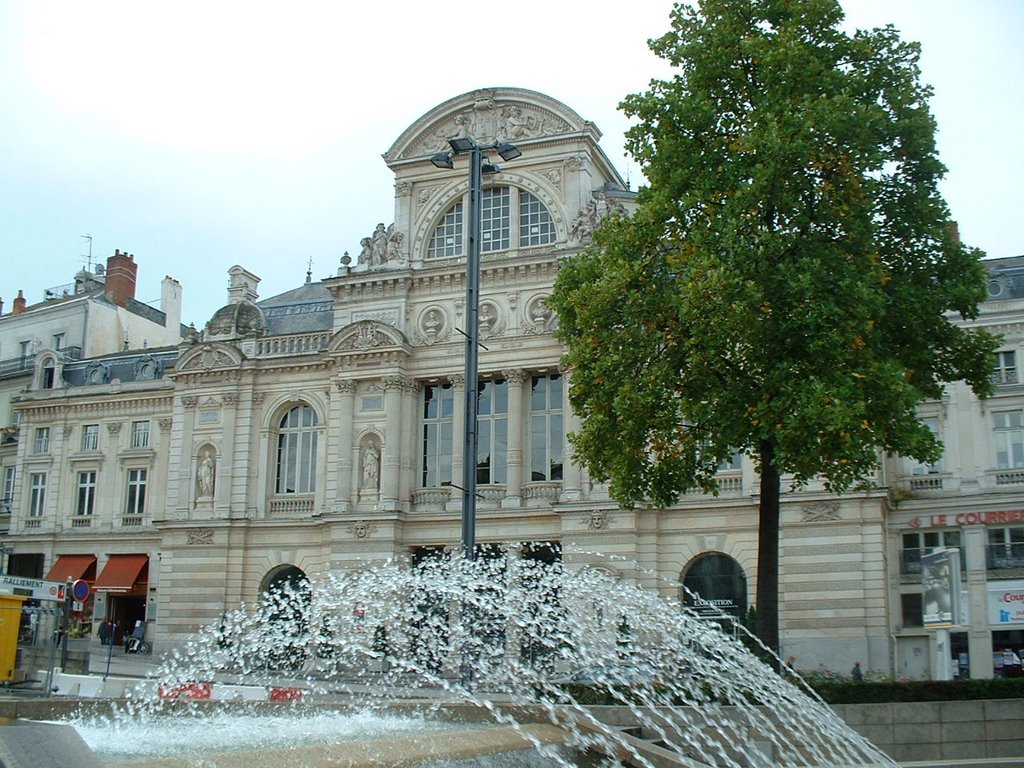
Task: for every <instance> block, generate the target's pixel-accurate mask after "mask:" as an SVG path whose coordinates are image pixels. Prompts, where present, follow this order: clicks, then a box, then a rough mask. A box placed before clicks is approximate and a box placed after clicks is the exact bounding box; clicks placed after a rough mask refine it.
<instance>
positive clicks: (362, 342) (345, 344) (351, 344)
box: [327, 320, 408, 354]
mask: <svg viewBox="0 0 1024 768" xmlns="http://www.w3.org/2000/svg"><path fill="white" fill-rule="evenodd" d="M407 346H408V344H407V342H406V340H405V336H403V335H402V332H401V331H399V330H398V329H397V328H394V327H392V326H390V325H385V324H384V323H381V322H378V321H376V320H359V321H357V322H355V323H351V324H350V325H347V326H345V327H344V328H342V329H341V330H340V331H338V332H337V333H336V334H335V335H334V338H332V339H331V341H330V343H329V344H328V345H327V352H328V354H329V353H331V352H350V353H351V352H355V353H367V352H376V351H381V352H383V351H387V350H394V349H395V348H399V349H404V348H406V347H407Z"/></svg>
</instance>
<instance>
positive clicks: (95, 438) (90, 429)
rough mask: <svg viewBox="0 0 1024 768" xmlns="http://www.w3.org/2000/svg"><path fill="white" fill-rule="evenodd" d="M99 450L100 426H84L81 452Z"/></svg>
mask: <svg viewBox="0 0 1024 768" xmlns="http://www.w3.org/2000/svg"><path fill="white" fill-rule="evenodd" d="M99 449H100V425H99V424H86V425H85V426H84V427H82V450H83V451H98V450H99Z"/></svg>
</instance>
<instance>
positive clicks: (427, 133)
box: [384, 88, 600, 164]
mask: <svg viewBox="0 0 1024 768" xmlns="http://www.w3.org/2000/svg"><path fill="white" fill-rule="evenodd" d="M585 130H590V131H592V132H594V134H595V140H596V139H598V138H600V134H599V133H598V132H597V129H596V128H595V127H594V125H593V123H588V122H586V121H585V120H584V119H583V118H582V117H580V116H579V115H578V114H577V113H576V112H575V111H573V110H572V109H570V108H569V107H567V106H566V105H565V104H563V103H562V102H560V101H556V100H555V99H552V98H551V97H550V96H545V95H544V94H542V93H538V92H536V91H530V90H526V89H523V88H486V89H481V90H477V91H471V92H469V93H464V94H462V95H461V96H456V97H455V98H453V99H449V100H448V101H446V102H444V103H443V104H440V105H438V106H437V107H435V108H434V109H432V110H431V111H430V112H428V113H427V114H425V115H424V116H423V117H421V118H420V119H419V120H417V121H416V122H415V123H413V124H412V125H411V126H410V127H409V128H408V129H407V130H406V131H405V132H404V133H403V134H402V135H401V136H400V137H399V138H398V141H396V142H395V143H394V144H393V145H392V146H391V149H389V150H388V151H387V152H386V153H385V155H384V159H385V160H386V161H387V162H388V163H389V164H390V163H392V162H396V161H400V160H406V159H409V158H413V157H422V156H425V155H432V154H434V153H436V152H440V151H443V150H445V149H447V147H448V143H447V140H448V138H449V137H452V136H470V137H472V138H474V139H476V140H477V141H479V142H481V143H489V142H492V141H502V142H505V141H507V142H511V143H516V142H522V141H527V140H530V139H540V138H547V137H551V136H561V135H565V134H569V133H578V132H580V131H585Z"/></svg>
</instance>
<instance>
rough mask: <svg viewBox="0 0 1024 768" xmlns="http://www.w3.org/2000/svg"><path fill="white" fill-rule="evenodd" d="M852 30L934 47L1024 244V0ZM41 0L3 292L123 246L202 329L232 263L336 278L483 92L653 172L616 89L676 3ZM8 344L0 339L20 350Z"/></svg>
mask: <svg viewBox="0 0 1024 768" xmlns="http://www.w3.org/2000/svg"><path fill="white" fill-rule="evenodd" d="M843 5H844V8H845V9H846V11H847V15H848V20H849V23H850V25H851V27H852V26H856V27H875V26H880V25H883V24H886V23H892V24H894V25H895V26H896V27H897V29H899V30H900V31H901V32H902V33H903V36H904V38H905V39H909V40H916V41H918V42H920V43H921V44H922V47H923V56H922V71H923V79H924V81H925V82H926V83H929V84H931V85H932V86H933V87H934V89H935V95H934V97H933V99H932V110H933V113H934V114H935V116H936V119H937V120H938V124H939V136H938V138H939V148H940V156H941V158H942V160H943V162H944V163H945V164H946V166H947V167H948V168H949V173H948V175H947V178H946V180H945V182H944V186H943V192H944V194H945V197H946V200H947V202H948V203H949V205H950V208H951V210H952V213H953V217H954V218H955V219H957V220H958V221H959V223H960V231H961V235H962V237H963V238H964V240H965V241H966V242H967V243H968V244H970V245H974V246H977V247H979V248H981V249H983V250H984V251H985V252H986V253H987V255H988V256H990V257H1003V256H1016V255H1020V254H1024V235H1022V234H1021V228H1020V224H1019V220H1018V219H1017V214H1018V211H1019V209H1020V203H1021V197H1020V195H1019V194H1018V189H1019V186H1020V180H1021V179H1022V178H1024V159H1022V158H1024V150H1022V147H1021V144H1022V139H1021V132H1022V125H1024V114H1022V113H1024V99H1022V94H1021V87H1020V77H1021V74H1022V73H1024V53H1022V51H1024V46H1022V45H1021V42H1020V41H1021V39H1022V37H1024V2H1021V1H1020V0H969V1H968V0H959V1H957V2H955V1H954V0H845V2H844V3H843ZM597 7H598V6H597V5H595V4H594V3H593V2H592V0H588V1H587V2H583V1H582V0H544V1H543V2H540V1H539V0H520V2H517V3H512V4H509V5H506V6H504V7H502V6H500V5H495V4H490V5H488V4H476V5H471V6H466V8H467V9H469V10H470V13H469V14H468V17H467V18H466V19H457V18H455V16H456V15H457V13H458V8H459V6H457V5H454V6H453V5H452V4H450V3H440V2H432V1H430V0H426V1H421V2H408V3H406V2H397V1H396V0H375V1H374V2H368V3H345V4H342V3H339V2H303V1H301V0H298V1H296V0H293V1H292V2H289V3H287V4H285V3H265V2H249V3H244V4H243V3H241V2H238V3H228V2H212V1H211V0H201V1H200V2H194V1H193V0H181V1H179V2H176V3H173V4H168V3H151V2H139V1H138V0H126V1H125V2H105V1H104V0H94V1H93V2H81V1H80V0H76V1H74V2H60V1H59V0H53V1H48V2H45V3H25V2H18V1H17V0H0V278H2V279H0V297H2V298H3V300H4V311H5V312H9V311H10V309H11V302H12V300H13V299H14V297H15V295H16V294H17V291H18V290H19V289H22V290H24V292H25V295H26V297H27V298H28V300H29V302H30V303H34V302H36V301H40V300H42V298H43V291H44V290H45V289H47V288H50V287H55V286H59V285H63V284H66V283H69V282H71V281H72V280H73V278H74V274H75V272H77V271H78V270H79V269H82V268H83V267H84V266H85V265H86V255H87V254H88V247H89V246H88V241H87V240H85V239H84V238H83V237H82V236H83V235H86V234H89V235H91V236H92V258H93V263H104V261H105V260H106V258H107V257H108V256H110V255H111V254H112V253H113V252H114V249H115V248H119V249H121V250H124V251H128V252H130V253H133V254H135V259H136V262H137V263H138V264H139V283H138V290H137V294H136V298H138V299H140V300H142V301H147V302H154V303H155V302H157V301H158V299H159V296H160V281H161V280H162V279H163V277H164V275H171V276H172V277H174V278H176V279H178V280H179V281H180V282H181V283H182V286H183V290H184V312H183V318H182V319H183V322H185V323H189V322H194V323H195V324H196V326H197V327H202V326H203V325H204V324H205V322H206V321H207V320H208V319H209V317H210V315H212V314H213V312H214V311H216V309H217V308H218V307H220V306H221V305H222V304H224V303H225V302H226V299H227V280H228V278H227V270H228V269H229V268H230V267H231V266H232V265H234V264H241V265H242V266H244V267H246V268H248V269H250V270H251V271H253V272H255V273H256V274H257V275H259V276H260V277H261V278H262V279H263V282H262V283H261V285H260V294H261V296H263V297H268V296H272V295H274V294H277V293H281V292H283V291H286V290H289V289H291V288H294V287H296V286H297V285H300V284H301V283H302V282H303V281H304V280H305V273H306V269H307V264H308V263H309V262H310V260H311V261H312V273H313V278H314V279H319V278H322V277H326V276H328V275H331V274H333V273H334V272H335V270H336V269H337V267H338V263H339V259H340V257H341V255H342V254H343V253H344V252H345V251H348V252H349V253H350V254H351V255H352V256H353V257H355V256H356V255H357V254H358V252H359V240H360V238H362V237H365V236H367V235H369V234H370V233H371V232H372V230H373V227H374V225H375V224H376V223H377V222H378V221H382V222H385V223H390V222H391V221H392V219H393V213H394V202H393V186H392V185H393V177H392V175H391V172H390V171H389V170H388V168H387V166H386V165H385V164H384V161H383V160H382V159H381V155H382V154H383V153H384V152H385V151H386V150H387V149H388V148H389V147H390V146H391V144H392V142H394V140H395V139H397V138H398V136H399V135H400V134H401V133H402V131H403V130H404V129H405V128H406V127H408V125H409V124H411V123H412V122H413V121H414V120H416V119H417V118H418V117H419V116H421V115H422V114H423V113H425V112H426V111H428V110H429V109H431V108H432V107H434V106H435V105H437V104H439V103H440V102H442V101H445V100H447V99H449V98H451V97H453V96H456V95H458V94H461V93H464V92H467V91H470V90H473V89H475V88H480V87H489V86H515V87H523V88H530V89H533V90H537V91H541V92H543V93H546V94H548V95H550V96H552V97H554V98H556V99H558V100H560V101H563V102H564V103H565V104H567V105H568V106H569V107H571V108H572V109H574V110H575V111H576V112H578V113H579V114H580V115H581V116H582V117H583V118H584V119H587V120H591V121H593V122H594V123H596V124H597V126H598V127H599V128H600V130H601V131H602V132H603V134H604V138H603V140H602V146H603V147H604V150H605V152H606V153H607V154H608V156H609V157H610V158H611V159H612V161H613V162H614V163H615V164H616V165H617V166H618V167H619V170H620V171H621V172H622V173H623V174H624V175H629V176H630V177H631V178H632V180H633V182H634V185H635V183H636V181H637V169H636V167H635V166H634V165H632V164H631V163H630V162H629V161H628V160H627V158H626V157H625V156H624V153H623V139H622V135H623V132H624V130H625V129H626V127H627V123H626V121H625V118H624V117H623V116H622V115H621V114H620V113H619V112H618V111H617V104H618V102H619V101H620V99H621V98H622V97H623V96H625V95H626V94H628V93H632V92H637V91H642V90H644V89H645V87H646V86H647V83H648V82H649V80H650V79H651V78H652V77H659V78H661V77H666V76H668V75H669V70H668V69H667V68H666V66H665V64H664V63H663V62H661V61H660V60H659V59H658V58H657V57H655V56H654V55H653V54H652V53H650V51H649V49H648V48H647V45H646V41H647V39H648V38H650V37H655V36H658V35H660V34H661V33H663V32H664V31H666V30H667V29H668V26H669V21H668V16H669V10H670V8H671V3H670V2H666V1H664V0H639V2H633V3H629V4H628V5H619V6H616V10H615V12H614V13H609V12H607V11H598V10H597ZM2 355H3V352H2V351H0V356H2Z"/></svg>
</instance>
